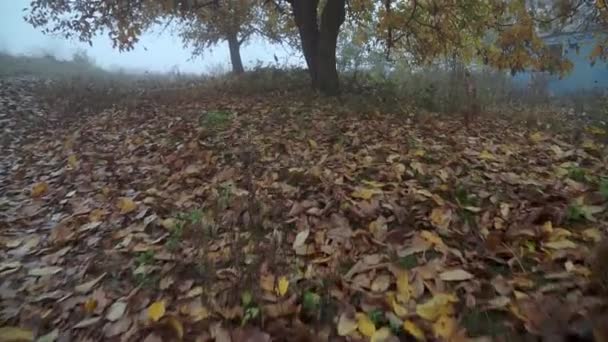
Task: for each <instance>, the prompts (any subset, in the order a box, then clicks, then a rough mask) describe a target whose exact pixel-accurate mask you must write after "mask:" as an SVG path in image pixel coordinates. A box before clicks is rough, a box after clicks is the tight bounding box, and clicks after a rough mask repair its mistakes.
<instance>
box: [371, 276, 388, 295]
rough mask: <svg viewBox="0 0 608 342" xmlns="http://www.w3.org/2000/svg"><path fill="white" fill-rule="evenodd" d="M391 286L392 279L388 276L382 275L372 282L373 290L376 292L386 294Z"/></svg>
mask: <svg viewBox="0 0 608 342" xmlns="http://www.w3.org/2000/svg"><path fill="white" fill-rule="evenodd" d="M390 285H391V277H390V276H389V275H388V274H381V275H379V276H377V277H376V278H374V280H373V281H372V286H371V289H372V291H374V292H384V291H386V290H387V289H388V287H389V286H390Z"/></svg>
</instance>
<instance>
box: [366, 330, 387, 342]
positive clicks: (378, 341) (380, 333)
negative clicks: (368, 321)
mask: <svg viewBox="0 0 608 342" xmlns="http://www.w3.org/2000/svg"><path fill="white" fill-rule="evenodd" d="M391 336H392V334H391V329H389V328H388V327H382V328H380V329H378V330H376V332H375V333H374V334H373V335H372V337H371V339H370V341H371V342H384V341H387V340H388V339H389V338H391Z"/></svg>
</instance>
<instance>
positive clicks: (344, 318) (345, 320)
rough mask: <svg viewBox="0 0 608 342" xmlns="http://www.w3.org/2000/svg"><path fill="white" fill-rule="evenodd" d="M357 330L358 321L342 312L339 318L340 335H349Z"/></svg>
mask: <svg viewBox="0 0 608 342" xmlns="http://www.w3.org/2000/svg"><path fill="white" fill-rule="evenodd" d="M355 330H357V321H356V320H355V319H354V318H353V317H350V316H349V315H348V314H346V313H342V314H341V315H340V318H338V335H340V336H348V335H350V334H351V333H352V332H354V331H355Z"/></svg>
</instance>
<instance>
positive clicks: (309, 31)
mask: <svg viewBox="0 0 608 342" xmlns="http://www.w3.org/2000/svg"><path fill="white" fill-rule="evenodd" d="M318 4H319V0H293V1H292V2H291V6H292V8H293V16H294V20H295V22H296V26H297V27H298V32H299V34H300V41H301V44H302V53H303V54H304V59H305V60H306V65H307V66H308V73H309V74H310V80H311V82H312V87H313V88H314V89H319V83H318V75H319V62H318V57H319V25H318V23H317V6H318Z"/></svg>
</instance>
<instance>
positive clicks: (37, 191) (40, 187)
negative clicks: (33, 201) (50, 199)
mask: <svg viewBox="0 0 608 342" xmlns="http://www.w3.org/2000/svg"><path fill="white" fill-rule="evenodd" d="M48 191H49V185H48V184H47V183H46V182H39V183H36V184H34V186H32V192H31V194H32V197H41V196H44V195H45V194H46V193H47V192H48Z"/></svg>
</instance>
